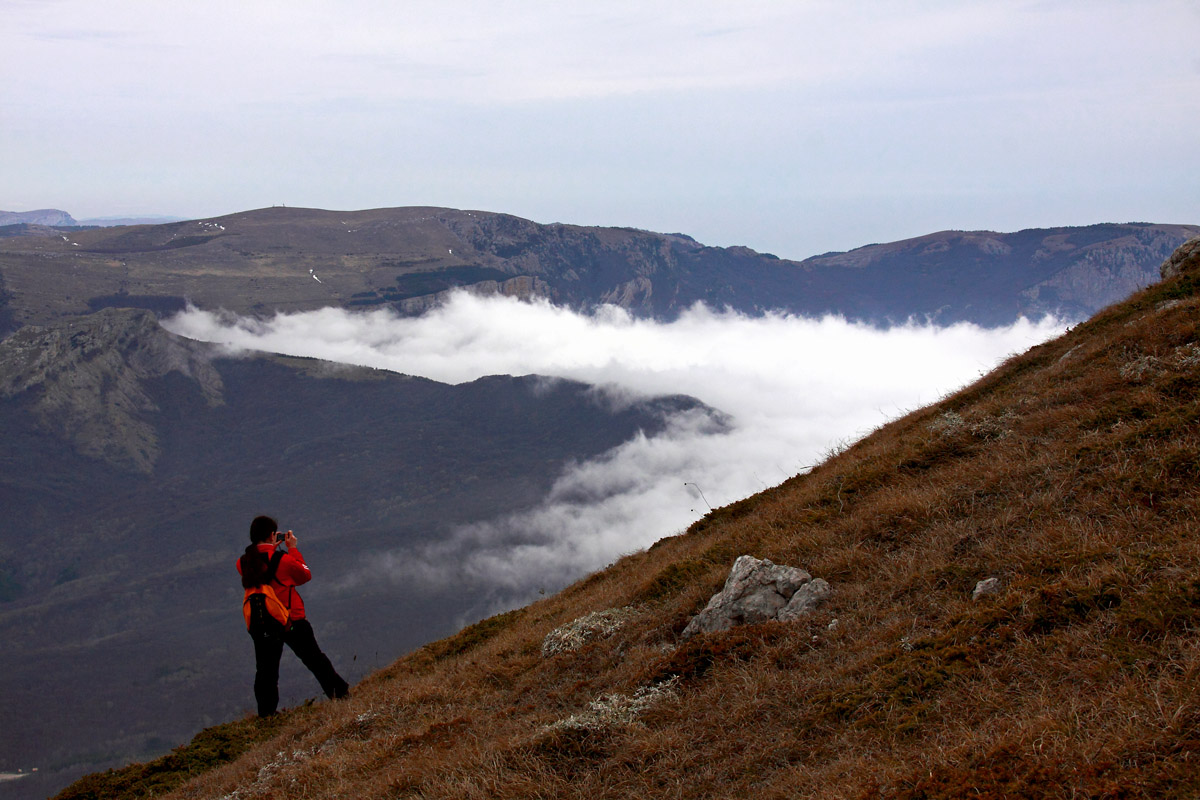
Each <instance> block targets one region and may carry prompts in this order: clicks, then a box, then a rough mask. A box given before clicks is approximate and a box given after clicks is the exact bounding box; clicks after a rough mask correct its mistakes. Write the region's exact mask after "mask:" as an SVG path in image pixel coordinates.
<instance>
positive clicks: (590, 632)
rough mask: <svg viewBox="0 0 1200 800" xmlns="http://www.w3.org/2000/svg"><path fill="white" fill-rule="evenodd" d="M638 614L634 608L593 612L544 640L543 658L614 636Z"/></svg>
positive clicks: (568, 651)
mask: <svg viewBox="0 0 1200 800" xmlns="http://www.w3.org/2000/svg"><path fill="white" fill-rule="evenodd" d="M636 614H637V609H636V608H635V607H634V606H626V607H625V608H610V609H606V610H604V611H593V612H592V613H590V614H585V615H584V616H582V617H579V618H578V619H575V620H572V621H571V622H568V623H567V624H566V625H562V626H560V627H557V628H555V629H554V630H552V631H550V633H548V634H546V638H545V639H543V640H542V657H543V658H549V657H550V656H556V655H559V654H561V653H571V652H574V651H576V650H578V649H579V648H581V647H583V646H584V645H585V644H587V643H588V642H591V641H595V640H596V639H603V638H607V637H609V636H612V635H613V634H614V633H616V632H617V631H619V630H620V629H621V628H622V627H623V626H624V625H625V624H626V623H627V622H629V620H631V619H632V618H633V617H634V616H635V615H636Z"/></svg>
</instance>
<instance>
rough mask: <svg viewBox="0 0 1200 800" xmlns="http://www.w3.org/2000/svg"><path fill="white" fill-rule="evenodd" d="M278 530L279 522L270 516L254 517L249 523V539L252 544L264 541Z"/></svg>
mask: <svg viewBox="0 0 1200 800" xmlns="http://www.w3.org/2000/svg"><path fill="white" fill-rule="evenodd" d="M277 530H279V523H278V522H276V521H275V520H273V519H271V518H270V517H255V518H254V521H253V522H251V523H250V541H251V542H253V543H254V544H258V543H259V542H265V541H266V540H267V539H270V538H271V534H272V533H274V532H275V531H277Z"/></svg>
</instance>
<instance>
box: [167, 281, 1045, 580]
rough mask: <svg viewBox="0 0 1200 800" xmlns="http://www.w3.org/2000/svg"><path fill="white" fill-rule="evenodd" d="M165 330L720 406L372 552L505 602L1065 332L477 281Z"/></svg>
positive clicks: (178, 321)
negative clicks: (421, 538) (381, 305)
mask: <svg viewBox="0 0 1200 800" xmlns="http://www.w3.org/2000/svg"><path fill="white" fill-rule="evenodd" d="M164 326H165V327H166V328H167V329H168V330H170V331H172V332H174V333H177V334H179V335H182V336H186V337H188V338H192V339H199V340H203V341H209V342H217V343H221V344H223V345H225V346H227V347H228V348H229V349H230V350H233V351H238V350H262V351H268V352H274V353H284V354H289V355H297V356H310V357H315V358H322V359H327V360H330V361H336V362H342V363H349V364H360V365H367V366H372V367H377V368H382V369H387V370H393V371H395V372H400V373H405V374H409V375H419V376H423V377H427V378H432V379H434V380H438V381H444V382H447V383H461V382H465V381H471V380H474V379H476V378H479V377H482V376H485V375H497V374H509V375H528V374H534V375H544V376H550V377H560V378H571V379H575V380H580V381H585V382H588V383H591V384H595V385H596V386H597V387H599V388H598V390H597V400H598V402H605V403H617V404H620V403H623V402H628V401H630V400H633V399H637V398H641V397H647V396H653V395H663V394H686V395H691V396H693V397H696V398H698V399H699V400H701V401H703V402H704V403H705V404H707V405H708V406H711V407H712V408H714V409H717V410H719V411H720V412H724V413H723V414H712V413H710V412H707V411H704V410H693V411H690V412H684V413H680V414H677V415H676V416H674V417H673V418H671V419H670V420H669V421H668V423H667V425H666V428H665V430H663V431H662V432H661V433H658V434H656V435H653V436H646V435H639V436H637V437H636V438H634V439H632V440H631V441H628V442H626V443H625V444H623V445H621V446H620V447H617V448H616V449H614V450H612V451H610V452H608V453H606V454H604V455H603V456H601V457H600V458H597V459H593V460H590V461H586V462H582V463H578V464H574V465H572V466H571V467H569V468H568V469H567V470H566V471H565V472H564V474H562V475H561V476H560V478H559V479H558V481H557V482H556V484H555V485H554V487H553V489H552V490H551V492H550V494H549V495H548V496H547V497H546V498H545V500H544V501H543V502H542V503H541V504H540V505H539V506H538V507H536V508H534V509H532V510H529V511H527V512H524V513H520V514H516V515H513V516H508V517H504V518H500V519H493V520H488V521H486V522H481V523H477V524H474V525H471V526H467V527H463V528H461V529H459V530H457V531H455V532H454V535H453V536H451V537H449V538H448V539H446V540H443V541H440V542H438V543H436V544H431V545H427V546H425V547H424V548H423V549H422V550H421V551H420V552H411V551H405V552H397V553H392V554H386V555H384V556H383V557H382V558H373V564H374V566H373V567H371V569H377V570H379V571H380V574H379V575H375V576H371V577H372V579H378V578H380V577H384V576H386V577H387V578H390V579H392V580H397V581H402V582H404V583H406V584H411V585H415V586H418V587H420V586H429V587H435V586H439V585H442V584H444V583H445V582H446V581H449V580H455V581H462V580H464V577H465V578H467V579H469V580H471V581H473V582H475V583H476V585H479V586H481V587H487V590H488V591H489V592H490V593H492V596H493V597H494V598H497V602H498V603H499V604H503V603H504V602H506V601H507V602H512V601H514V600H520V599H526V598H527V597H528V596H529V595H531V594H532V593H534V592H536V591H539V590H553V589H557V588H559V587H561V586H562V585H564V584H566V583H567V582H569V581H571V580H573V579H575V578H578V577H579V576H581V575H583V574H585V573H587V572H588V571H591V570H594V569H597V568H599V567H602V566H604V565H605V564H607V563H609V562H611V561H613V560H614V559H615V558H616V557H618V556H620V555H622V554H624V553H628V552H632V551H634V550H637V549H641V548H644V547H646V546H648V545H650V544H652V543H653V542H654V541H656V540H657V539H660V538H662V537H664V536H669V535H671V534H674V533H678V532H680V531H682V530H683V529H685V528H686V527H687V526H688V525H689V524H690V523H691V522H693V521H695V520H696V519H698V518H699V517H701V516H702V515H703V514H704V513H706V512H707V511H708V510H709V508H710V507H712V508H716V507H719V506H721V505H724V504H726V503H730V502H732V501H734V500H738V499H741V498H743V497H746V496H748V495H750V494H753V493H754V492H757V491H760V490H762V489H765V488H767V487H769V486H773V485H776V484H778V483H780V482H782V481H783V480H785V479H787V478H789V477H791V476H793V475H795V474H797V473H800V472H803V471H805V470H806V469H808V468H809V467H811V466H813V465H815V464H816V463H817V462H819V461H820V460H821V458H822V456H823V455H824V454H826V453H828V452H829V451H831V450H833V449H836V448H838V447H841V446H843V445H845V444H848V443H850V442H852V441H854V440H856V439H858V438H861V437H862V436H864V435H865V434H867V433H869V432H870V431H871V430H873V429H874V428H876V427H878V426H879V425H881V424H883V423H884V422H886V421H888V420H890V419H893V418H895V417H897V416H900V415H902V414H904V413H906V412H907V411H910V410H912V409H914V408H918V407H920V406H922V405H925V404H928V403H930V402H933V401H935V400H937V399H938V398H939V397H941V396H943V395H945V394H946V393H948V392H950V391H952V390H954V389H957V388H958V387H961V386H963V385H965V384H967V383H969V382H970V381H972V380H973V379H975V378H977V377H979V376H980V375H982V374H984V373H986V372H987V371H989V370H990V369H992V368H993V367H994V366H996V365H997V364H998V363H999V362H1000V361H1001V360H1003V359H1004V358H1005V357H1007V356H1009V355H1011V354H1013V353H1017V352H1021V351H1024V350H1026V349H1028V348H1029V347H1031V346H1033V345H1035V344H1037V343H1039V342H1042V341H1045V340H1046V339H1048V338H1050V337H1052V336H1055V335H1057V334H1059V333H1061V332H1062V330H1063V329H1064V328H1065V324H1064V323H1063V322H1061V321H1058V320H1054V319H1043V320H1041V321H1039V322H1031V321H1028V320H1020V321H1018V322H1016V323H1015V324H1013V325H1010V326H1008V327H1002V328H994V329H985V328H980V327H978V326H976V325H971V324H957V325H952V326H947V327H942V326H935V325H929V324H918V323H908V324H904V325H896V326H892V327H888V328H881V327H875V326H871V325H867V324H861V323H854V322H848V321H846V320H845V319H842V318H840V317H833V316H827V317H824V318H821V319H810V318H804V317H797V316H791V315H785V314H768V315H764V316H754V317H751V316H746V315H743V314H739V313H737V312H732V311H725V312H716V311H712V310H710V309H707V308H705V307H703V306H696V307H694V308H692V309H691V310H689V311H687V312H686V313H684V314H683V315H681V316H680V317H679V318H678V319H676V320H674V321H671V322H659V321H653V320H645V319H636V318H634V317H632V316H630V315H629V314H628V313H626V312H625V311H623V310H622V309H619V308H616V307H611V306H606V307H602V308H600V309H598V310H596V311H594V312H591V313H579V312H576V311H572V310H569V309H565V308H561V307H557V306H553V305H551V304H549V303H545V302H534V303H529V302H521V301H517V300H513V299H509V298H496V297H492V298H480V297H476V296H473V295H471V294H468V293H466V292H459V293H456V294H454V295H452V296H451V298H450V299H449V301H448V302H447V303H446V304H445V305H444V306H442V307H439V308H436V309H434V310H431V311H428V312H426V313H425V314H424V315H422V316H420V317H398V316H396V315H395V314H393V313H391V312H389V311H374V312H370V313H361V312H348V311H345V310H342V309H334V308H326V309H322V310H319V311H311V312H305V313H296V314H278V315H276V316H274V317H272V318H269V319H252V318H238V317H233V316H230V315H228V314H214V313H210V312H206V311H200V310H196V309H189V310H187V311H186V312H184V313H182V314H180V315H178V316H175V317H173V318H171V319H169V320H167V321H165V322H164ZM721 423H724V424H721ZM464 573H465V575H464ZM359 577H366V576H359ZM500 598H503V599H500Z"/></svg>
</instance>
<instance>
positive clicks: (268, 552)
mask: <svg viewBox="0 0 1200 800" xmlns="http://www.w3.org/2000/svg"><path fill="white" fill-rule="evenodd" d="M258 552H260V553H262V555H263V558H270V557H271V556H272V554H274V552H275V546H274V545H271V544H266V543H264V544H260V545H258ZM237 571H238V574H239V575H240V574H241V572H242V559H241V558H239V559H238V560H237ZM310 580H312V573H311V572H310V571H309V569H308V564H305V563H304V556H302V555H300V550H299V549H298V548H295V547H293V548H292V549H291V550H288V551H287V552H286V553H284V554H283V558H281V559H279V568H278V569H277V570H275V579H274V580H273V581H271V588H272V589H274V590H275V596H276V597H278V598H279V602H281V603H283V604H284V605H285V606H287V608H288V616H289V617H290V618H291V619H293V620H297V619H304V600H303V599H302V598H301V597H300V593H299V592H297V591H296V587H297V586H300V585H302V584H305V583H308V582H309V581H310Z"/></svg>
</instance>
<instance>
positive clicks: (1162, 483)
mask: <svg viewBox="0 0 1200 800" xmlns="http://www.w3.org/2000/svg"><path fill="white" fill-rule="evenodd" d="M1198 423H1200V258H1193V259H1192V262H1191V264H1190V265H1189V266H1187V267H1186V268H1185V269H1184V270H1183V271H1182V273H1181V274H1179V275H1177V276H1175V277H1171V278H1169V279H1167V280H1165V281H1163V282H1162V283H1161V284H1159V285H1156V286H1154V287H1152V288H1150V289H1148V290H1145V291H1143V292H1141V293H1139V294H1137V295H1135V296H1134V297H1132V298H1131V299H1130V300H1129V301H1127V302H1125V303H1122V304H1120V305H1118V306H1115V307H1113V308H1110V309H1108V310H1106V311H1105V312H1103V313H1101V314H1099V315H1097V316H1096V317H1095V318H1093V319H1092V320H1090V321H1088V322H1087V323H1085V324H1082V325H1080V326H1078V327H1076V328H1075V329H1073V330H1072V331H1070V332H1069V333H1067V334H1065V335H1064V336H1062V337H1060V338H1059V339H1057V340H1055V341H1052V342H1049V343H1047V344H1044V345H1040V346H1038V347H1035V348H1033V349H1032V350H1031V351H1029V352H1028V353H1026V354H1024V355H1022V356H1019V357H1015V358H1013V359H1011V360H1010V361H1008V362H1007V363H1005V364H1004V365H1002V366H1001V367H1000V368H998V369H997V370H995V371H994V372H993V373H991V374H989V375H987V376H985V377H984V378H983V379H981V380H980V381H978V382H977V383H975V384H974V385H972V386H970V387H967V388H966V389H964V390H962V391H960V392H958V393H956V394H954V395H952V396H950V397H948V398H946V399H945V400H943V401H942V402H940V403H938V404H936V405H933V406H930V407H928V408H925V409H922V410H920V411H916V412H913V413H912V414H909V415H908V416H906V417H904V418H902V419H900V420H897V421H895V422H893V423H890V424H888V425H886V426H884V427H883V428H881V429H880V430H878V431H877V432H875V433H874V434H872V435H871V436H869V437H867V438H866V439H864V440H862V441H861V442H859V443H858V444H856V445H854V446H853V447H850V448H849V449H847V450H845V451H844V452H842V453H839V454H837V455H835V456H833V457H831V458H830V459H829V460H828V461H826V462H825V463H823V464H821V465H820V466H819V467H817V468H816V469H814V470H813V471H812V472H811V473H809V474H806V475H802V476H799V477H796V478H793V479H791V480H789V481H788V482H786V483H784V484H782V485H781V486H778V487H776V488H773V489H770V490H768V491H766V492H763V493H762V494H760V495H757V496H755V497H752V498H749V499H747V500H744V501H741V502H739V503H736V504H733V505H731V506H728V507H725V508H721V509H718V510H716V511H714V512H713V513H711V514H710V515H708V516H707V517H705V518H704V519H702V520H701V521H699V522H697V523H696V524H695V525H693V526H692V527H691V528H690V529H689V530H688V531H687V532H686V533H684V534H682V535H679V536H676V537H672V538H669V539H665V540H663V541H661V542H659V543H658V544H657V545H655V546H654V547H652V548H651V549H650V550H649V551H647V552H643V553H638V554H634V555H631V556H628V557H626V558H624V559H622V560H621V561H620V562H618V563H617V564H615V565H614V566H612V567H610V568H609V569H607V570H604V571H602V572H600V573H597V574H595V575H593V576H591V577H590V578H588V579H586V580H584V581H581V582H580V583H578V584H576V585H574V586H572V587H570V588H569V589H567V590H565V591H563V592H562V593H560V594H558V595H556V596H554V597H550V598H547V599H545V600H543V601H540V602H538V603H535V604H533V605H531V606H529V607H527V608H524V609H521V610H518V611H514V612H511V613H509V614H505V615H501V616H499V617H495V618H492V619H490V620H486V621H484V622H483V623H480V624H478V625H475V626H472V627H470V628H467V629H465V630H464V631H462V632H461V633H459V634H458V635H456V636H454V637H451V638H450V639H447V640H443V641H441V642H437V643H434V644H432V645H429V646H427V647H425V648H422V649H421V650H419V651H417V652H415V653H413V654H412V655H410V656H408V657H405V658H403V659H401V660H399V661H398V662H396V663H395V664H394V665H392V666H391V667H389V668H387V669H384V670H382V671H380V672H378V673H376V674H375V675H373V676H371V677H370V678H368V679H367V680H365V681H363V682H362V683H361V684H360V685H358V686H357V687H355V690H354V694H353V696H352V698H351V700H350V701H349V702H347V703H342V704H336V705H318V706H314V707H309V708H300V709H296V710H294V711H293V712H291V715H290V717H289V718H288V719H286V720H284V721H282V722H281V723H279V725H278V727H273V726H266V727H260V726H259V724H258V723H255V722H253V721H247V722H239V723H236V724H233V725H230V726H225V727H224V728H221V729H215V730H213V731H210V732H208V733H207V734H206V737H205V738H198V740H197V744H196V745H194V746H193V747H191V748H184V749H181V750H180V751H178V753H176V754H175V755H174V756H172V759H173V760H168V761H165V762H161V763H160V764H158V765H156V766H154V767H152V768H143V767H136V768H131V769H130V770H128V771H125V772H123V773H118V774H112V775H108V776H94V777H93V778H92V779H90V783H81V784H79V785H78V786H77V787H75V788H74V789H73V790H72V791H69V792H67V793H64V795H63V797H84V796H90V795H87V794H86V792H87V791H96V792H99V791H102V792H105V793H107V795H108V796H135V795H134V794H133V793H136V792H138V791H141V790H143V789H146V788H148V787H149V786H151V785H153V782H154V781H163V782H166V783H169V782H170V781H172V780H178V779H179V778H186V777H187V775H186V771H187V770H198V769H202V767H203V765H204V764H210V765H211V764H216V765H220V764H221V763H222V762H224V761H229V763H228V764H226V765H224V766H218V767H217V768H214V769H211V770H209V771H207V772H205V773H204V774H201V775H199V776H198V777H195V778H193V779H191V780H190V781H189V782H188V783H187V784H186V785H184V786H183V787H181V788H180V789H179V790H178V791H176V792H175V793H173V794H170V795H168V796H171V797H179V798H202V797H214V798H215V797H222V796H223V797H234V796H235V797H267V796H284V795H286V796H288V797H298V798H319V797H321V798H323V797H347V796H354V797H384V796H387V797H423V798H432V797H446V798H451V797H453V798H463V797H493V798H507V797H563V798H572V797H578V798H597V797H622V798H624V797H631V796H637V797H641V796H656V797H658V796H661V797H714V796H719V797H748V796H755V797H785V796H786V797H858V798H875V797H891V798H955V797H963V796H982V797H1003V796H1039V797H1078V796H1087V797H1146V798H1149V797H1163V796H1197V794H1200V777H1198V774H1197V773H1196V771H1195V769H1194V760H1195V759H1196V757H1197V756H1198V755H1200V700H1197V694H1196V681H1197V676H1200V580H1198V579H1197V577H1196V576H1197V575H1198V574H1200V538H1198V537H1197V527H1196V526H1197V520H1198V519H1200V491H1198V489H1197V486H1198V485H1200V424H1198ZM743 553H751V554H753V555H756V556H758V557H768V558H770V559H772V560H773V561H775V562H776V563H782V564H793V565H799V566H802V567H804V568H805V569H807V570H809V571H810V572H811V573H812V574H813V575H815V576H819V577H823V578H825V579H826V580H828V581H829V582H830V583H831V584H832V586H833V597H832V599H831V601H830V602H829V603H828V604H827V605H826V606H825V607H823V608H822V609H820V610H819V611H817V612H816V613H814V614H813V615H812V616H810V617H808V618H805V619H802V620H800V621H798V622H792V623H778V622H769V623H765V624H761V625H754V626H745V627H740V628H734V629H731V630H729V631H724V632H719V633H713V634H707V635H702V636H700V637H697V638H694V639H691V640H688V641H682V640H681V639H680V637H679V634H680V632H681V631H682V629H683V628H684V626H685V625H686V623H687V621H688V620H689V619H690V617H691V616H692V615H693V614H695V613H696V612H697V611H698V610H699V609H700V608H701V607H702V606H703V605H704V603H705V602H706V601H707V599H708V597H709V596H710V595H711V594H712V593H713V592H714V591H716V590H717V589H719V588H720V587H721V585H722V582H723V581H724V579H725V575H726V573H727V571H728V569H729V567H730V565H731V563H732V562H733V560H734V559H735V558H736V557H737V556H738V555H740V554H743ZM989 577H995V578H998V579H999V582H1000V587H1001V588H1000V591H999V592H998V593H996V594H994V595H990V596H983V597H980V598H979V599H972V589H973V587H975V585H976V583H977V582H978V581H980V580H981V579H984V578H989ZM608 609H624V611H623V612H620V613H617V612H613V613H610V614H608V615H607V616H606V617H605V619H607V620H609V623H610V624H608V626H607V629H606V631H605V633H606V635H603V634H601V635H596V636H595V637H593V639H592V640H591V641H585V642H584V643H583V644H582V646H581V647H579V648H578V649H575V650H568V651H565V652H559V653H558V654H549V655H544V654H543V638H544V637H546V636H547V634H549V633H550V632H551V631H552V630H555V629H556V628H558V627H559V626H562V625H564V624H566V623H570V622H572V620H578V619H580V618H582V617H584V615H586V614H589V613H594V612H600V611H604V610H608ZM589 619H590V620H591V621H593V622H594V621H595V620H596V619H597V618H596V617H591V618H589ZM214 737H215V738H216V739H220V740H221V741H225V742H226V748H225V750H224V751H223V752H224V755H222V754H221V753H216V752H214V750H213V749H212V747H211V742H212V741H214ZM257 739H263V741H262V743H261V744H255V740H257ZM206 748H207V749H206ZM243 751H244V754H243V755H240V757H239V755H238V754H239V753H241V752H243ZM158 785H160V786H161V785H163V784H162V783H159V784H158ZM122 787H124V788H123V789H122ZM121 791H125V792H127V793H126V794H124V795H122V794H120V792H121Z"/></svg>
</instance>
